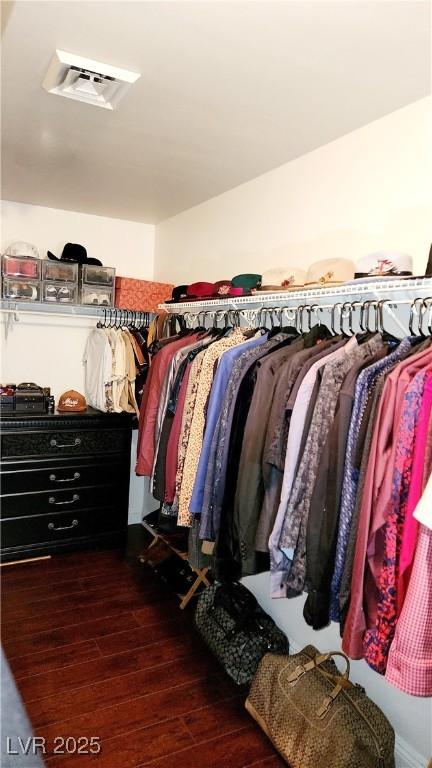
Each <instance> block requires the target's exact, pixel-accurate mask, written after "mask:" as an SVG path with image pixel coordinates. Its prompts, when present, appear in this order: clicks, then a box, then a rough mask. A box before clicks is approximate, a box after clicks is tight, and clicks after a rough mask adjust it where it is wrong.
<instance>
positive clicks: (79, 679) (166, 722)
mask: <svg viewBox="0 0 432 768" xmlns="http://www.w3.org/2000/svg"><path fill="white" fill-rule="evenodd" d="M1 580H2V617H1V618H2V642H3V646H4V649H5V652H6V655H7V657H8V659H9V663H10V666H11V669H12V672H13V674H14V676H15V679H16V681H17V686H18V688H19V690H20V692H21V695H22V697H23V700H24V703H25V706H26V709H27V712H28V714H29V716H30V719H31V721H32V723H33V729H34V732H35V735H37V736H43V737H44V738H45V739H46V749H47V753H46V754H45V757H44V759H45V762H46V765H47V767H48V768H138V766H148V768H225V767H226V768H281V767H282V766H284V765H285V763H284V762H283V761H282V760H281V758H280V757H279V756H278V755H277V754H276V753H275V751H274V750H273V748H272V746H271V744H270V743H269V742H268V740H267V739H266V737H265V736H264V735H263V734H262V733H261V731H260V730H259V728H258V727H257V726H256V725H255V723H254V722H253V721H252V720H251V718H250V717H249V716H248V714H247V713H246V711H245V709H244V699H245V693H244V692H239V690H238V688H236V687H235V686H234V685H233V684H232V683H231V681H230V680H229V679H228V678H227V677H226V676H225V675H224V673H223V672H222V671H221V669H220V667H219V666H218V664H217V662H216V661H215V660H214V658H213V657H212V656H211V655H210V653H209V651H208V650H207V648H206V647H205V646H204V644H203V643H202V642H201V640H200V639H199V637H198V636H197V634H196V633H195V631H194V629H193V625H192V617H193V608H191V609H189V610H187V611H186V612H182V611H180V609H179V606H178V601H177V599H176V598H175V597H173V596H172V595H170V594H169V593H168V592H167V590H166V589H165V588H164V587H163V586H162V585H161V584H160V583H159V582H158V581H157V580H156V579H155V578H154V576H153V575H152V573H151V572H150V571H149V570H147V569H143V568H141V567H137V566H131V565H130V564H128V563H127V561H126V558H125V556H124V553H123V552H122V551H108V552H91V553H88V552H85V553H76V554H65V555H61V556H57V557H53V558H51V559H50V560H44V561H40V562H35V563H28V564H18V565H14V566H10V567H6V568H2V569H1ZM91 736H97V737H99V739H100V744H101V751H100V752H99V754H97V755H88V754H87V755H86V754H80V755H78V754H70V755H68V754H65V755H59V754H54V752H53V747H54V744H55V742H54V739H55V738H56V737H65V738H66V737H73V738H75V739H78V738H80V737H91Z"/></svg>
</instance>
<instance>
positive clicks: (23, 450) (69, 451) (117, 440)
mask: <svg viewBox="0 0 432 768" xmlns="http://www.w3.org/2000/svg"><path fill="white" fill-rule="evenodd" d="M129 446H130V432H129V431H128V430H126V429H100V430H85V429H78V430H77V429H70V430H69V429H64V430H61V431H54V430H53V431H49V432H48V431H34V432H33V431H29V432H25V431H23V432H19V433H18V432H11V433H4V434H2V436H1V458H2V459H11V458H19V457H23V456H26V457H30V456H66V455H68V456H79V455H82V454H92V455H94V454H104V455H107V454H111V453H122V452H123V451H129Z"/></svg>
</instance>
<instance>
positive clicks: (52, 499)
mask: <svg viewBox="0 0 432 768" xmlns="http://www.w3.org/2000/svg"><path fill="white" fill-rule="evenodd" d="M48 501H49V503H50V504H55V505H56V507H61V506H63V504H74V503H75V502H76V501H79V495H78V494H77V493H74V495H73V496H72V498H71V499H68V500H67V501H56V500H55V496H50V497H49V499H48Z"/></svg>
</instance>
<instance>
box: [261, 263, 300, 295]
mask: <svg viewBox="0 0 432 768" xmlns="http://www.w3.org/2000/svg"><path fill="white" fill-rule="evenodd" d="M305 279H306V272H305V270H304V269H298V268H297V267H275V268H274V269H269V270H268V272H263V276H262V281H261V286H260V287H259V288H257V289H256V290H257V291H259V293H261V292H262V291H272V292H276V291H296V290H298V289H299V288H303V286H304V284H305Z"/></svg>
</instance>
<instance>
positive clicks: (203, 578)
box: [138, 523, 210, 610]
mask: <svg viewBox="0 0 432 768" xmlns="http://www.w3.org/2000/svg"><path fill="white" fill-rule="evenodd" d="M144 526H145V528H146V529H147V530H148V531H149V532H150V533H151V534H152V536H153V541H152V542H151V544H149V546H148V547H147V549H146V551H145V553H143V554H142V555H140V556H139V557H138V560H139V562H140V563H146V562H147V560H149V559H150V557H151V552H150V550H151V548H152V547H154V546H155V544H157V543H158V542H159V543H162V544H164V545H165V546H166V547H167V548H168V549H170V550H171V552H173V553H174V554H175V555H177V557H180V558H181V560H185V561H186V562H188V561H189V558H188V553H187V552H184V551H182V550H180V549H178V547H176V546H175V544H174V542H172V541H170V539H169V537H168V536H164V535H163V534H161V533H156V532H155V531H153V529H152V528H150V526H149V525H145V523H144ZM189 568H190V569H191V571H192V572H193V573H194V574H195V577H196V578H195V581H194V583H193V584H192V586H191V588H190V589H189V590H188V591H187V592H186V594H185V595H179V597H180V608H181V609H182V610H183V608H186V606H187V604H188V603H189V601H190V600H191V599H192V597H193V596H194V594H195V592H196V591H197V589H198V587H199V586H200V584H204V586H206V587H209V586H210V582H209V580H208V579H207V572H208V570H209V569H208V567H206V568H192V566H191V565H190V564H189Z"/></svg>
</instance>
